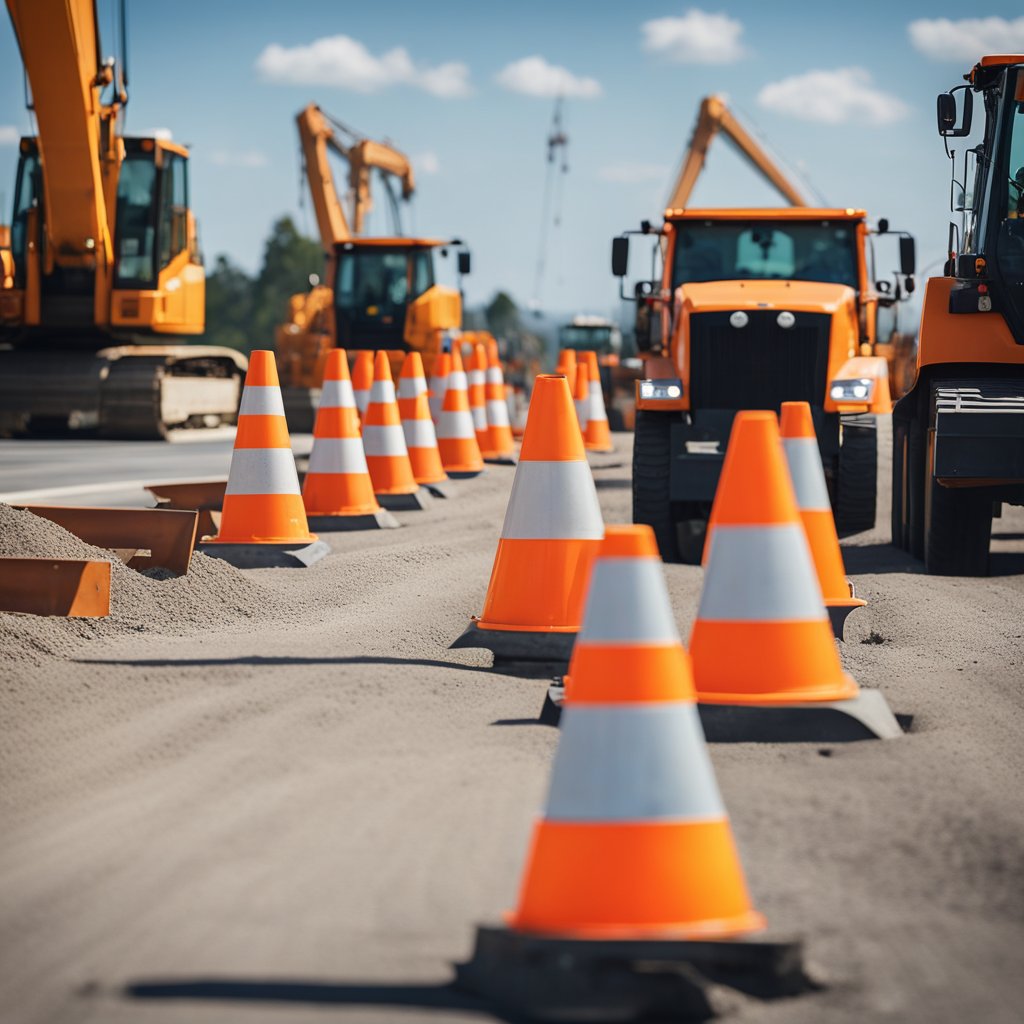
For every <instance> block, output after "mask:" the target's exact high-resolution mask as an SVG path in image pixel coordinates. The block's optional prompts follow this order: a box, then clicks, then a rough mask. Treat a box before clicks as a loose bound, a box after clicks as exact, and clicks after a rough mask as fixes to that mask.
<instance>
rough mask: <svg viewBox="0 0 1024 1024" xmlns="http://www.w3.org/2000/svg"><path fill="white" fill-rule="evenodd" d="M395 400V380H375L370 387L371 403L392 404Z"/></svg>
mask: <svg viewBox="0 0 1024 1024" xmlns="http://www.w3.org/2000/svg"><path fill="white" fill-rule="evenodd" d="M394 400H395V382H394V381H393V380H375V381H374V382H373V384H372V386H371V387H370V405H390V404H391V403H392V402H393V401H394Z"/></svg>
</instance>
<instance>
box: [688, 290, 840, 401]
mask: <svg viewBox="0 0 1024 1024" xmlns="http://www.w3.org/2000/svg"><path fill="white" fill-rule="evenodd" d="M731 315H732V314H731V313H729V312H721V313H694V314H692V315H691V316H690V407H691V408H692V409H775V410H778V408H779V406H780V405H781V404H782V403H783V402H810V403H811V405H817V406H820V405H821V404H822V403H823V402H824V399H825V384H826V380H825V378H826V375H827V373H828V340H829V332H830V330H831V322H832V317H831V316H830V315H829V314H828V313H796V314H795V316H796V323H795V324H794V325H793V326H792V327H790V328H788V329H783V328H782V327H780V326H779V325H778V324H777V323H776V317H778V315H779V311H778V310H777V309H772V310H764V309H754V310H748V311H747V316H748V318H749V321H748V323H747V325H746V326H745V327H733V326H732V325H731V324H730V323H729V317H730V316H731Z"/></svg>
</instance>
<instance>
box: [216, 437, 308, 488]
mask: <svg viewBox="0 0 1024 1024" xmlns="http://www.w3.org/2000/svg"><path fill="white" fill-rule="evenodd" d="M224 493H225V494H298V493H299V474H298V473H297V472H296V470H295V456H294V455H292V450H291V448H236V449H235V450H234V451H233V452H232V453H231V469H230V470H229V472H228V485H227V488H226V489H225V491H224Z"/></svg>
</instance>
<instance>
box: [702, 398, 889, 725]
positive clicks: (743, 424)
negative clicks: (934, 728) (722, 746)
mask: <svg viewBox="0 0 1024 1024" xmlns="http://www.w3.org/2000/svg"><path fill="white" fill-rule="evenodd" d="M690 654H691V657H692V658H693V671H694V678H695V680H696V685H697V698H698V700H699V701H700V702H701V705H702V706H703V705H715V706H717V705H730V706H731V707H730V711H732V710H733V709H735V708H737V707H739V708H743V707H748V708H766V707H767V708H776V709H778V708H782V707H785V708H789V709H793V708H797V707H801V708H802V707H810V708H812V709H813V708H814V707H815V706H817V705H827V706H828V708H829V709H831V710H832V711H834V712H837V714H835V715H830V714H825V715H824V716H819V717H818V718H817V719H809V718H808V716H803V720H804V722H806V721H810V722H811V724H810V725H809V726H806V728H807V729H809V731H810V732H811V733H813V732H814V730H815V729H817V728H819V727H820V728H825V729H831V728H833V727H835V728H837V729H839V731H840V732H845V733H847V734H846V735H844V736H841V737H838V738H855V736H853V735H849V734H848V733H849V730H851V729H852V731H853V733H854V734H856V736H860V737H861V738H866V736H867V735H899V732H900V730H899V726H898V724H897V723H896V720H895V718H894V717H893V715H892V712H891V711H890V710H889V708H888V706H887V705H886V704H885V702H884V698H882V696H881V694H880V693H879V692H878V691H877V690H875V691H861V690H860V689H859V687H858V686H857V683H856V682H855V681H854V680H853V679H852V678H851V677H850V676H849V675H847V674H846V673H845V672H844V671H843V668H842V665H841V664H840V662H839V655H838V653H837V651H836V647H835V643H834V641H833V638H832V630H831V628H830V626H829V619H828V614H827V613H826V611H825V604H824V599H823V598H822V595H821V587H820V586H819V585H818V577H817V574H816V573H815V571H814V563H813V561H812V559H811V552H810V548H809V547H808V544H807V536H806V534H805V533H804V529H803V524H802V523H801V521H800V515H799V512H798V510H797V505H796V496H795V494H794V492H793V484H792V482H791V481H790V477H789V471H788V469H787V467H786V460H785V456H784V454H783V450H782V442H781V438H780V436H779V428H778V421H777V419H776V416H775V413H773V412H749V411H748V412H740V413H738V414H737V416H736V419H735V420H734V422H733V429H732V433H731V435H730V437H729V444H728V447H727V449H726V455H725V463H724V465H723V467H722V474H721V477H720V479H719V483H718V491H717V493H716V495H715V526H714V532H713V533H712V534H711V537H710V541H709V547H708V552H707V564H706V566H705V570H704V586H703V589H702V591H701V596H700V605H699V607H698V610H697V619H696V622H695V623H694V626H693V632H692V634H691V636H690ZM872 695H873V696H872ZM879 700H880V701H881V705H880V706H879V703H878V702H879ZM819 710H820V709H819ZM862 711H864V712H865V713H866V714H867V717H868V719H870V721H868V720H865V717H864V715H863V714H861V712H862ZM800 717H801V716H796V718H797V719H799V718H800ZM794 721H795V720H794V718H793V716H790V717H789V719H786V717H785V716H775V717H774V719H773V718H772V717H771V716H768V717H766V716H763V715H761V716H757V715H748V716H746V719H745V720H744V716H742V715H740V716H736V715H732V716H731V717H730V716H729V715H728V714H725V713H722V714H714V713H713V712H711V713H710V717H708V716H706V717H705V726H706V728H708V730H709V732H710V733H711V735H712V738H724V737H723V736H722V733H721V732H720V730H721V729H727V730H728V729H730V728H742V727H744V726H747V727H750V728H762V727H763V728H779V729H785V728H795V729H797V731H798V732H799V730H800V729H801V728H805V726H804V725H803V724H801V722H799V721H796V724H794ZM858 723H859V724H858ZM712 726H714V728H712ZM865 730H866V731H865ZM779 738H781V737H779ZM806 738H808V739H811V738H821V737H818V736H814V735H808V736H807V737H806Z"/></svg>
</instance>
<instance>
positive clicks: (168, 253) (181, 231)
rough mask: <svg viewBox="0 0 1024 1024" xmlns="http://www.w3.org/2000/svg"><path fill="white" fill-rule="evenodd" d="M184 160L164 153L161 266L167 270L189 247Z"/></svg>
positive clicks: (161, 201)
mask: <svg viewBox="0 0 1024 1024" xmlns="http://www.w3.org/2000/svg"><path fill="white" fill-rule="evenodd" d="M185 167H186V164H185V160H184V159H183V158H182V157H180V156H178V155H177V154H173V153H165V154H164V168H163V183H162V185H161V188H160V266H161V267H166V266H167V264H168V263H170V262H171V260H172V259H174V257H175V256H177V255H178V254H179V253H180V252H182V251H183V250H184V249H185V246H186V244H187V241H188V239H187V230H186V221H187V217H188V202H187V196H186V179H185Z"/></svg>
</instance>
